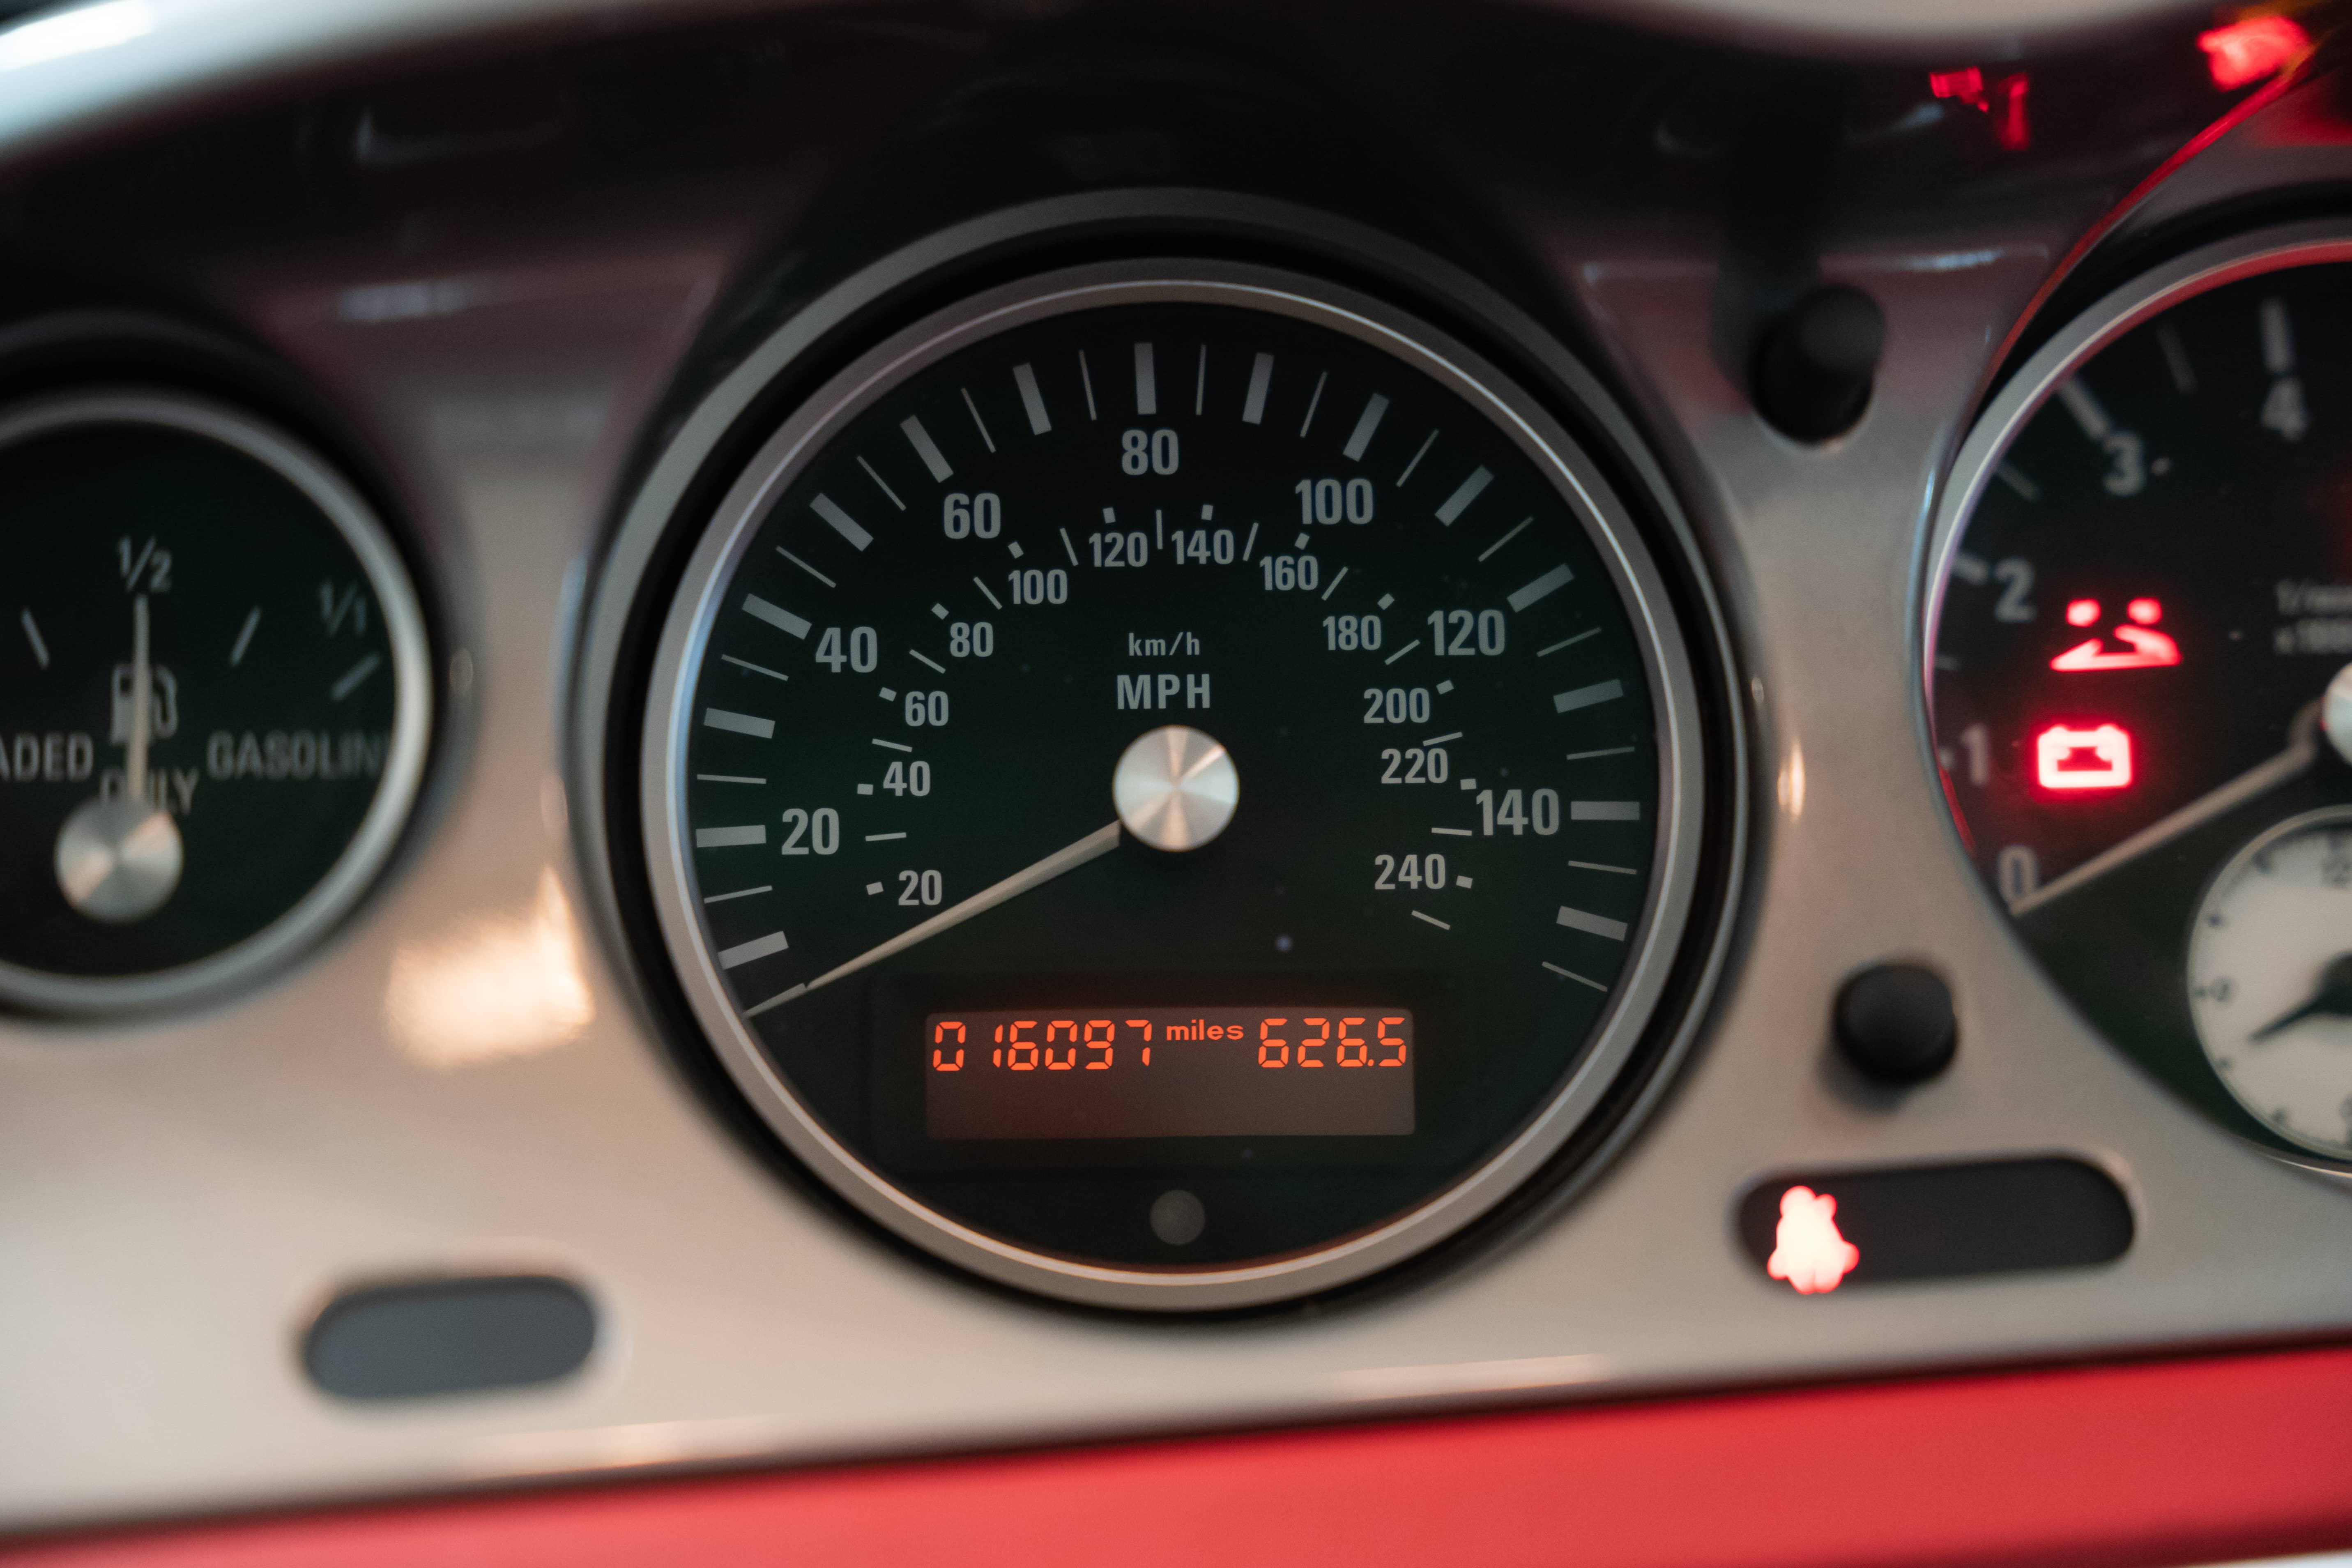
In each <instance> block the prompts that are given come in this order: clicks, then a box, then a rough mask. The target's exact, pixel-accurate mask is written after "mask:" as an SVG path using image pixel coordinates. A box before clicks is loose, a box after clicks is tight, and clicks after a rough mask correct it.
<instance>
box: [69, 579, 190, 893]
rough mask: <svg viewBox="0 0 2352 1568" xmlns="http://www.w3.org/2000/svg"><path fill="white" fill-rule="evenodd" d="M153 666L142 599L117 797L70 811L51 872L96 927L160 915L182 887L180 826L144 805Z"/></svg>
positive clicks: (136, 605) (135, 612)
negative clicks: (120, 778)
mask: <svg viewBox="0 0 2352 1568" xmlns="http://www.w3.org/2000/svg"><path fill="white" fill-rule="evenodd" d="M154 710H155V666H154V658H153V651H152V647H150V645H149V638H148V626H147V595H144V594H142V595H139V597H138V598H137V599H136V600H134V601H132V603H131V714H130V718H131V722H130V724H129V726H128V727H127V728H128V731H129V732H128V733H127V734H125V735H124V737H123V753H122V781H123V782H122V793H121V795H107V794H105V793H104V792H103V791H101V792H100V795H99V797H98V798H97V799H96V800H89V801H84V802H83V803H82V804H81V805H79V806H77V807H75V809H74V812H73V814H72V815H71V816H68V817H67V818H66V820H65V826H64V827H63V828H62V829H61V830H60V831H59V832H58V847H57V854H56V858H55V869H56V871H57V877H58V889H60V890H61V891H62V892H63V893H64V894H65V896H66V902H68V904H71V905H72V906H73V907H74V908H75V909H76V910H79V911H80V912H81V913H83V914H85V915H88V916H89V918H90V919H92V920H95V921H105V922H106V923H107V924H109V925H122V924H126V923H128V922H130V921H137V920H143V919H145V918H146V917H147V916H149V915H152V914H153V913H154V912H155V911H156V910H159V909H161V908H163V903H164V901H165V900H168V899H169V898H171V896H172V892H173V889H175V888H177V887H178V886H179V885H180V870H181V867H182V863H183V853H184V852H183V850H182V847H181V844H180V828H179V824H177V823H175V822H173V820H172V814H171V813H170V812H168V811H164V810H163V809H161V808H160V807H158V806H157V805H154V804H153V803H152V802H151V801H150V800H149V799H148V798H147V782H148V781H147V774H148V767H147V753H148V751H149V746H150V742H151V741H152V738H153V731H154V727H155V711H154Z"/></svg>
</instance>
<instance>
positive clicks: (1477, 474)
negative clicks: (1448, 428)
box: [1398, 467, 1495, 528]
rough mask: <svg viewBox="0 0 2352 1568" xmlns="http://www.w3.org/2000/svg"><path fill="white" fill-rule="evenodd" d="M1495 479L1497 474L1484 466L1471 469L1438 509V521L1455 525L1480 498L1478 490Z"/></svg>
mask: <svg viewBox="0 0 2352 1568" xmlns="http://www.w3.org/2000/svg"><path fill="white" fill-rule="evenodd" d="M1494 479H1495V476H1494V475H1493V474H1491V473H1489V472H1487V470H1486V468H1484V467H1480V468H1473V469H1471V470H1470V477H1469V478H1468V479H1464V480H1463V481H1462V482H1461V483H1460V484H1458V485H1456V486H1455V487H1454V493H1453V494H1452V495H1450V496H1447V497H1446V498H1445V504H1444V506H1441V507H1439V508H1438V509H1437V521H1439V522H1441V523H1444V525H1445V526H1446V527H1448V528H1451V527H1453V526H1454V519H1455V518H1457V517H1460V516H1461V515H1462V514H1463V513H1464V512H1465V511H1466V510H1469V506H1470V503H1471V502H1472V501H1474V500H1477V499H1478V492H1479V491H1481V490H1483V489H1486V487H1487V486H1488V485H1489V484H1492V483H1493V482H1494ZM1398 482H1399V483H1402V482H1403V481H1402V480H1399V481H1398Z"/></svg>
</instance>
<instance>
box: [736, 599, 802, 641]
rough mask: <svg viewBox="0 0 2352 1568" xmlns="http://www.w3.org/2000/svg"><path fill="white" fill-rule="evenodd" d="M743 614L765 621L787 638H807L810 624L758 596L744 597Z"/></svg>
mask: <svg viewBox="0 0 2352 1568" xmlns="http://www.w3.org/2000/svg"><path fill="white" fill-rule="evenodd" d="M743 613H744V614H745V615H747V616H751V618H752V619H753V620H755V621H765V622H767V623H768V624H769V625H770V626H773V627H775V628H776V629H777V630H778V631H780V632H783V633H785V634H786V635H787V636H791V637H803V638H805V637H807V636H808V635H809V624H808V623H807V622H806V621H804V620H803V619H801V618H800V617H799V616H796V615H794V614H793V613H792V612H791V611H790V610H787V609H784V608H783V607H782V606H781V605H772V604H770V603H768V601H767V600H765V599H762V598H761V597H760V595H757V594H746V595H743Z"/></svg>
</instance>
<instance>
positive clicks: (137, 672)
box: [0, 392, 430, 1012]
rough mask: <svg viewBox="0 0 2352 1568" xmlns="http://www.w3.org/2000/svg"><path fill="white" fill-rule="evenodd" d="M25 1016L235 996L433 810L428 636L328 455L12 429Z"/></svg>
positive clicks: (190, 431) (174, 408)
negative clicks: (426, 797) (427, 779)
mask: <svg viewBox="0 0 2352 1568" xmlns="http://www.w3.org/2000/svg"><path fill="white" fill-rule="evenodd" d="M0 540H5V541H6V550H7V552H8V557H9V570H8V572H7V574H6V575H5V578H0V615H5V622H0V910H5V915H0V997H5V998H7V999H9V1000H13V1001H16V1002H17V1003H20V1004H23V1005H30V1006H33V1007H37V1008H45V1009H51V1010H58V1011H67V1012H83V1011H94V1010H100V1009H106V1008H116V1007H131V1006H149V1005H156V1004H159V1003H164V1002H171V1001H177V1000H182V999H184V998H188V997H191V996H194V995H198V994H205V993H209V992H213V991H216V990H218V989H220V988H222V987H225V986H229V985H233V984H237V983H239V982H240V981H243V980H246V979H247V978H250V977H252V976H253V975H255V974H257V973H260V972H262V971H264V970H266V969H267V968H268V966H270V965H271V964H273V963H277V962H278V961H280V960H282V959H284V958H286V957H287V956H289V955H290V954H291V953H293V952H296V951H298V950H299V948H300V947H302V946H303V945H304V944H305V943H306V942H309V941H310V940H311V939H312V938H313V937H315V936H316V935H317V934H318V933H319V932H320V931H323V930H324V929H325V928H326V927H328V926H329V925H331V923H332V922H333V921H335V920H336V919H337V918H338V917H340V916H341V914H342V913H344V912H345V911H346V910H349V908H350V907H351V906H352V903H353V902H354V901H355V900H357V899H358V898H359V896H360V895H361V893H362V892H363V891H364V890H365V889H366V887H367V885H368V883H369V881H370V880H371V879H373V876H374V875H375V873H376V872H377V870H379V869H380V868H382V866H383V861H384V858H385V857H386V855H387V854H388V853H389V852H390V850H391V847H392V845H393V843H394V840H395V839H396V837H398V834H399V830H400V827H401V825H402V823H403V822H404V820H405V818H406V816H407V813H408V809H409V806H410V805H411V804H412V803H413V801H414V800H415V794H416V788H417V783H418V779H419V777H420V775H421V774H422V773H423V769H424V760H425V738H426V731H427V729H428V727H429V726H428V714H429V708H430V696H429V692H428V688H427V669H428V664H427V659H426V654H425V631H424V625H423V620H422V618H421V616H419V614H418V611H417V607H416V601H415V595H414V594H413V592H412V591H411V589H410V586H409V582H408V576H407V574H406V572H405V571H404V568H403V567H402V565H401V563H400V557H399V555H398V553H397V552H395V551H394V548H393V546H392V543H391V542H390V541H389V539H387V538H386V536H385V534H384V531H383V527H382V525H381V524H380V523H379V522H378V521H376V519H375V517H374V515H373V511H372V510H371V509H370V508H369V507H368V505H367V503H366V502H365V501H364V500H362V498H361V496H360V495H359V493H358V492H357V491H356V490H355V489H352V486H351V485H350V484H349V483H347V482H346V481H345V480H343V479H341V477H339V476H338V475H337V474H336V473H335V472H334V471H333V470H332V469H331V468H329V467H328V466H327V465H326V464H325V463H324V462H323V461H322V460H321V459H320V458H318V457H317V456H316V455H315V454H313V453H311V452H310V451H308V450H306V449H305V448H304V447H301V446H300V445H299V444H298V443H296V442H295V441H294V440H293V439H291V438H290V437H288V436H286V435H285V434H284V433H282V432H280V431H277V430H274V429H271V428H270V427H268V426H265V425H263V424H260V423H259V422H257V421H256V420H254V419H253V418H251V417H250V416H246V415H244V414H241V413H238V412H236V411H234V410H232V409H229V408H226V407H225V406H222V405H217V404H214V403H210V402H206V401H202V400H199V399H195V398H191V397H187V396H183V395H176V394H166V393H152V392H120V393H102V394H87V395H69V396H59V397H56V398H52V399H48V400H45V401H42V402H38V403H35V404H30V405H19V406H17V407H16V408H14V409H12V410H7V411H5V412H0Z"/></svg>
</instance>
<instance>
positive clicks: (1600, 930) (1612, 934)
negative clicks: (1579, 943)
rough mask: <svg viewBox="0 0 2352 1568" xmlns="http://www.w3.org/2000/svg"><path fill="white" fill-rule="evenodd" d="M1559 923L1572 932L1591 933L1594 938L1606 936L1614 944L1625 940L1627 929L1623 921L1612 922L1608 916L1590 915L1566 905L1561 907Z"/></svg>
mask: <svg viewBox="0 0 2352 1568" xmlns="http://www.w3.org/2000/svg"><path fill="white" fill-rule="evenodd" d="M1559 923H1560V924H1562V925H1564V926H1566V927H1567V928H1568V929H1569V930H1570V931H1589V932H1591V934H1592V935H1594V936H1605V937H1607V938H1608V939H1609V940H1610V941H1612V942H1623V941H1624V940H1625V930H1626V927H1625V922H1624V921H1612V920H1611V919H1610V918H1609V917H1608V916H1606V915H1596V914H1590V913H1587V912H1586V911H1585V910H1579V909H1571V908H1570V907H1569V906H1568V905H1566V904H1562V905H1560V906H1559Z"/></svg>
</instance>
